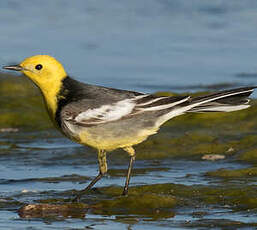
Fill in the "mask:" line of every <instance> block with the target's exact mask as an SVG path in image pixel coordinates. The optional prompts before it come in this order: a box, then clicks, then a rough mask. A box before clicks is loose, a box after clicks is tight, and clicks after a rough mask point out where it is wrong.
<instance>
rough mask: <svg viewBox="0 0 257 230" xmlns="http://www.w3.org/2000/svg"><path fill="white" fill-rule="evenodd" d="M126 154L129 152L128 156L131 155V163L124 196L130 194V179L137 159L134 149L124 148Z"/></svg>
mask: <svg viewBox="0 0 257 230" xmlns="http://www.w3.org/2000/svg"><path fill="white" fill-rule="evenodd" d="M123 149H124V150H125V151H126V152H128V154H129V155H130V162H129V167H128V173H127V178H126V183H125V186H124V189H123V192H122V195H127V194H128V189H129V181H130V177H131V171H132V168H133V163H134V161H135V159H136V154H135V150H134V149H133V148H132V147H126V148H123Z"/></svg>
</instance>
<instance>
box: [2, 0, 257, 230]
mask: <svg viewBox="0 0 257 230" xmlns="http://www.w3.org/2000/svg"><path fill="white" fill-rule="evenodd" d="M256 51H257V1H256V0H244V1H242V0H233V1H232V0H231V1H228V0H227V1H225V0H223V1H222V0H211V1H204V0H191V1H188V0H141V1H139V0H127V1H124V0H123V1H121V0H105V1H103V0H77V1H71V0H44V1H42V0H41V1H39V0H26V1H22V0H1V1H0V66H4V65H8V64H17V63H19V62H20V61H22V60H23V59H24V58H26V57H28V56H32V55H37V54H48V55H51V56H54V57H55V58H57V59H58V60H59V61H60V62H61V63H62V64H63V65H64V67H65V69H66V71H67V73H68V74H69V75H70V76H72V77H74V78H75V79H77V80H80V81H83V82H87V83H91V84H98V85H104V86H108V87H115V88H122V89H129V90H135V91H142V92H149V93H152V92H156V91H171V92H176V93H185V92H187V93H189V92H190V93H195V94H199V93H201V92H202V91H216V90H222V89H225V88H233V87H240V86H246V85H257V82H256V80H257V52H256ZM0 71H1V73H0V105H1V109H0V161H1V164H0V229H17V230H20V229H21V228H22V229H28V230H31V229H33V230H34V229H106V230H108V229H110V230H120V229H128V230H132V229H133V230H142V229H146V228H147V229H156V230H159V229H165V230H166V229H192V228H194V229H212V228H213V227H215V229H231V230H232V229H239V228H242V229H256V225H257V223H256V220H257V212H256V210H257V182H256V181H257V120H256V117H257V100H256V99H254V100H252V102H251V103H252V105H253V106H252V107H251V108H250V109H247V110H242V111H238V112H234V113H208V114H204V115H203V114H188V115H184V116H180V117H177V118H174V119H172V120H171V121H169V122H167V123H166V124H165V125H164V126H163V127H162V128H161V130H160V132H159V133H158V135H154V136H152V137H150V138H149V139H148V140H147V141H145V142H144V143H142V144H139V145H138V146H136V151H137V158H136V162H135V167H134V170H133V176H132V178H131V188H130V195H129V196H128V197H120V194H121V191H122V186H123V184H124V181H125V177H124V176H125V174H126V170H127V166H128V160H129V159H128V156H127V154H125V153H124V152H123V151H120V150H118V151H115V152H112V153H108V166H109V169H110V170H109V171H108V174H107V176H106V177H104V178H103V179H102V180H101V181H99V182H98V183H97V184H96V186H95V188H94V189H93V190H92V191H90V192H89V194H87V195H86V196H84V197H83V199H82V202H83V204H84V205H86V206H87V205H88V206H87V208H84V206H83V205H82V206H79V207H77V206H75V207H73V209H72V206H69V205H70V198H72V197H74V194H75V193H76V191H75V190H80V189H83V188H85V187H86V185H87V184H88V183H89V181H91V180H92V178H94V176H95V175H96V174H97V171H98V165H97V159H96V158H97V157H96V151H95V150H93V149H91V148H88V147H85V146H81V145H78V144H76V143H74V142H71V141H70V140H68V139H67V138H65V137H64V136H63V135H62V134H61V133H60V132H58V131H57V130H56V129H55V128H54V127H53V125H52V123H51V122H50V120H49V118H48V115H47V113H46V110H45V108H44V106H43V101H42V97H41V95H40V94H39V92H38V91H37V90H36V89H35V87H33V86H32V84H31V82H29V80H27V79H26V78H25V77H16V76H12V75H15V74H16V73H12V72H8V71H3V70H0ZM18 75H19V73H18ZM200 91H201V92H200ZM256 91H257V90H256ZM169 95H170V94H169ZM256 95H257V94H256V93H254V94H253V97H255V98H256ZM27 204H57V213H56V212H54V211H56V210H51V212H49V210H47V209H46V210H45V211H42V210H39V212H34V213H33V211H32V213H26V212H23V211H24V210H23V211H22V210H21V209H20V208H21V207H24V206H25V207H26V205H27ZM58 205H59V206H58ZM67 205H68V206H67ZM58 207H59V208H63V211H60V209H58ZM74 208H75V211H74ZM49 215H50V216H49Z"/></svg>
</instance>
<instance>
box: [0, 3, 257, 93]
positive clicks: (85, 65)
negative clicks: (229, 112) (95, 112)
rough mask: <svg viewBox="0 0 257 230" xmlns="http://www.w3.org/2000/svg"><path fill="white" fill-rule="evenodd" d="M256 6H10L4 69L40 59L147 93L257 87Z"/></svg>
mask: <svg viewBox="0 0 257 230" xmlns="http://www.w3.org/2000/svg"><path fill="white" fill-rule="evenodd" d="M256 10H257V2H256V1H253V0H245V1H241V0H234V1H222V0H213V1H202V0H193V1H181V0H172V1H170V0H142V1H137V0H130V1H118V0H109V1H101V0H98V1H95V0H86V1H85V0H79V1H76V3H74V2H73V1H69V0H55V1H51V0H45V1H44V2H42V1H39V0H33V1H32V0H28V1H20V0H8V1H1V2H0V26H1V27H0V28H1V33H0V44H1V45H0V54H1V55H0V58H1V59H0V63H1V64H6V63H15V62H19V61H21V60H23V59H24V58H25V57H28V56H31V55H36V54H49V55H52V56H54V57H56V58H57V59H58V60H60V61H61V62H62V63H63V65H64V66H65V68H66V69H67V72H68V73H69V74H70V75H71V76H74V77H75V78H76V79H79V80H81V81H85V82H88V83H93V84H100V85H105V86H111V87H118V88H123V89H132V90H139V91H146V92H153V91H157V90H172V91H174V90H175V91H189V90H199V89H206V88H224V87H231V86H234V85H249V84H255V83H256V80H255V79H256V77H257V74H256V73H257V63H256V60H257V52H256V48H257V39H256V37H257V13H256Z"/></svg>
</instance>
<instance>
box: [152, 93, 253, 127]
mask: <svg viewBox="0 0 257 230" xmlns="http://www.w3.org/2000/svg"><path fill="white" fill-rule="evenodd" d="M248 92H253V89H247V90H243V89H242V91H237V92H232V93H229V92H228V94H223V95H220V96H218V95H217V97H213V98H210V99H207V98H206V100H202V101H200V102H197V101H196V102H194V103H192V104H189V105H187V106H182V107H177V108H174V110H172V111H170V112H169V113H167V114H165V115H163V116H161V117H160V118H159V119H158V120H157V121H156V126H157V127H159V126H161V125H162V124H163V123H165V122H166V121H168V120H170V119H171V118H173V117H176V116H179V115H182V114H184V113H186V112H213V111H216V112H232V111H237V110H242V109H247V108H248V107H250V105H248V104H241V105H229V104H227V105H219V106H211V107H210V108H206V107H205V108H199V109H197V108H196V109H195V110H192V111H190V110H191V109H192V108H195V107H197V106H200V105H204V104H207V103H209V102H213V101H216V100H219V99H222V98H226V97H230V96H235V95H238V94H243V93H248ZM187 99H189V98H187ZM248 102H249V100H248V101H247V102H246V103H248Z"/></svg>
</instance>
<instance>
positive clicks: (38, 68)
mask: <svg viewBox="0 0 257 230" xmlns="http://www.w3.org/2000/svg"><path fill="white" fill-rule="evenodd" d="M42 68H43V66H42V65H41V64H38V65H36V66H35V69H37V70H41V69H42Z"/></svg>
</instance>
